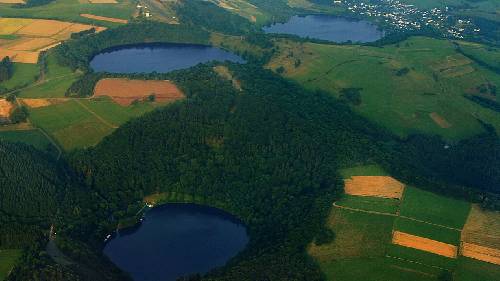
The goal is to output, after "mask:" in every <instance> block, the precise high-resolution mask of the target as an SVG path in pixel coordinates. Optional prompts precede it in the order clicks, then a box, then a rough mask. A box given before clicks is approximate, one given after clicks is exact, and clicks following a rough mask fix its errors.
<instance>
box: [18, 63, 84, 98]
mask: <svg viewBox="0 0 500 281" xmlns="http://www.w3.org/2000/svg"><path fill="white" fill-rule="evenodd" d="M79 76H80V74H79V73H76V72H73V71H72V70H71V69H70V68H68V67H65V66H61V65H59V64H57V62H56V59H55V58H54V57H53V56H51V55H48V56H47V71H46V73H45V75H44V77H43V80H42V81H39V82H38V83H35V84H33V85H30V86H28V87H26V88H23V89H22V90H20V91H19V94H18V96H19V97H21V98H62V97H64V95H65V93H66V90H67V89H68V88H69V87H70V86H71V84H73V83H74V82H75V81H76V80H77V78H78V77H79Z"/></svg>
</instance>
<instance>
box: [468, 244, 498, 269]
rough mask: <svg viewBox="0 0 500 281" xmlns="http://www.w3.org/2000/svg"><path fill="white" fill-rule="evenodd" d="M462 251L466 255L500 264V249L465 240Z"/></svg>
mask: <svg viewBox="0 0 500 281" xmlns="http://www.w3.org/2000/svg"><path fill="white" fill-rule="evenodd" d="M460 251H461V253H462V256H464V257H468V258H472V259H476V260H480V261H485V262H489V263H493V264H496V265H500V250H497V249H493V248H489V247H484V246H479V245H476V244H471V243H467V242H463V243H462V248H461V249H460Z"/></svg>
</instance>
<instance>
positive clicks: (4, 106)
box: [0, 99, 14, 118]
mask: <svg viewBox="0 0 500 281" xmlns="http://www.w3.org/2000/svg"><path fill="white" fill-rule="evenodd" d="M12 108H14V106H13V105H12V103H10V102H8V101H6V100H5V99H0V118H9V116H10V112H11V111H12Z"/></svg>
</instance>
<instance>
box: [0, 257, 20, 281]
mask: <svg viewBox="0 0 500 281" xmlns="http://www.w3.org/2000/svg"><path fill="white" fill-rule="evenodd" d="M20 257H21V250H0V281H1V280H4V279H5V278H6V277H7V276H8V274H9V272H10V271H11V270H12V268H13V267H14V265H15V264H16V261H17V260H18V259H19V258H20Z"/></svg>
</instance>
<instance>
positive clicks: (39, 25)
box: [16, 20, 72, 37]
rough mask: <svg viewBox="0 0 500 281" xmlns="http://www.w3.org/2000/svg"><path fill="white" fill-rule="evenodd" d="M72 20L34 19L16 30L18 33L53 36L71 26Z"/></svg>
mask: <svg viewBox="0 0 500 281" xmlns="http://www.w3.org/2000/svg"><path fill="white" fill-rule="evenodd" d="M71 25H72V23H71V22H64V21H57V20H34V21H33V22H32V23H30V24H28V25H26V26H24V27H23V28H21V29H20V30H18V31H17V32H16V34H18V35H29V36H47V37H50V36H53V35H56V34H57V33H59V32H61V31H63V30H64V29H66V28H68V27H70V26H71Z"/></svg>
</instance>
